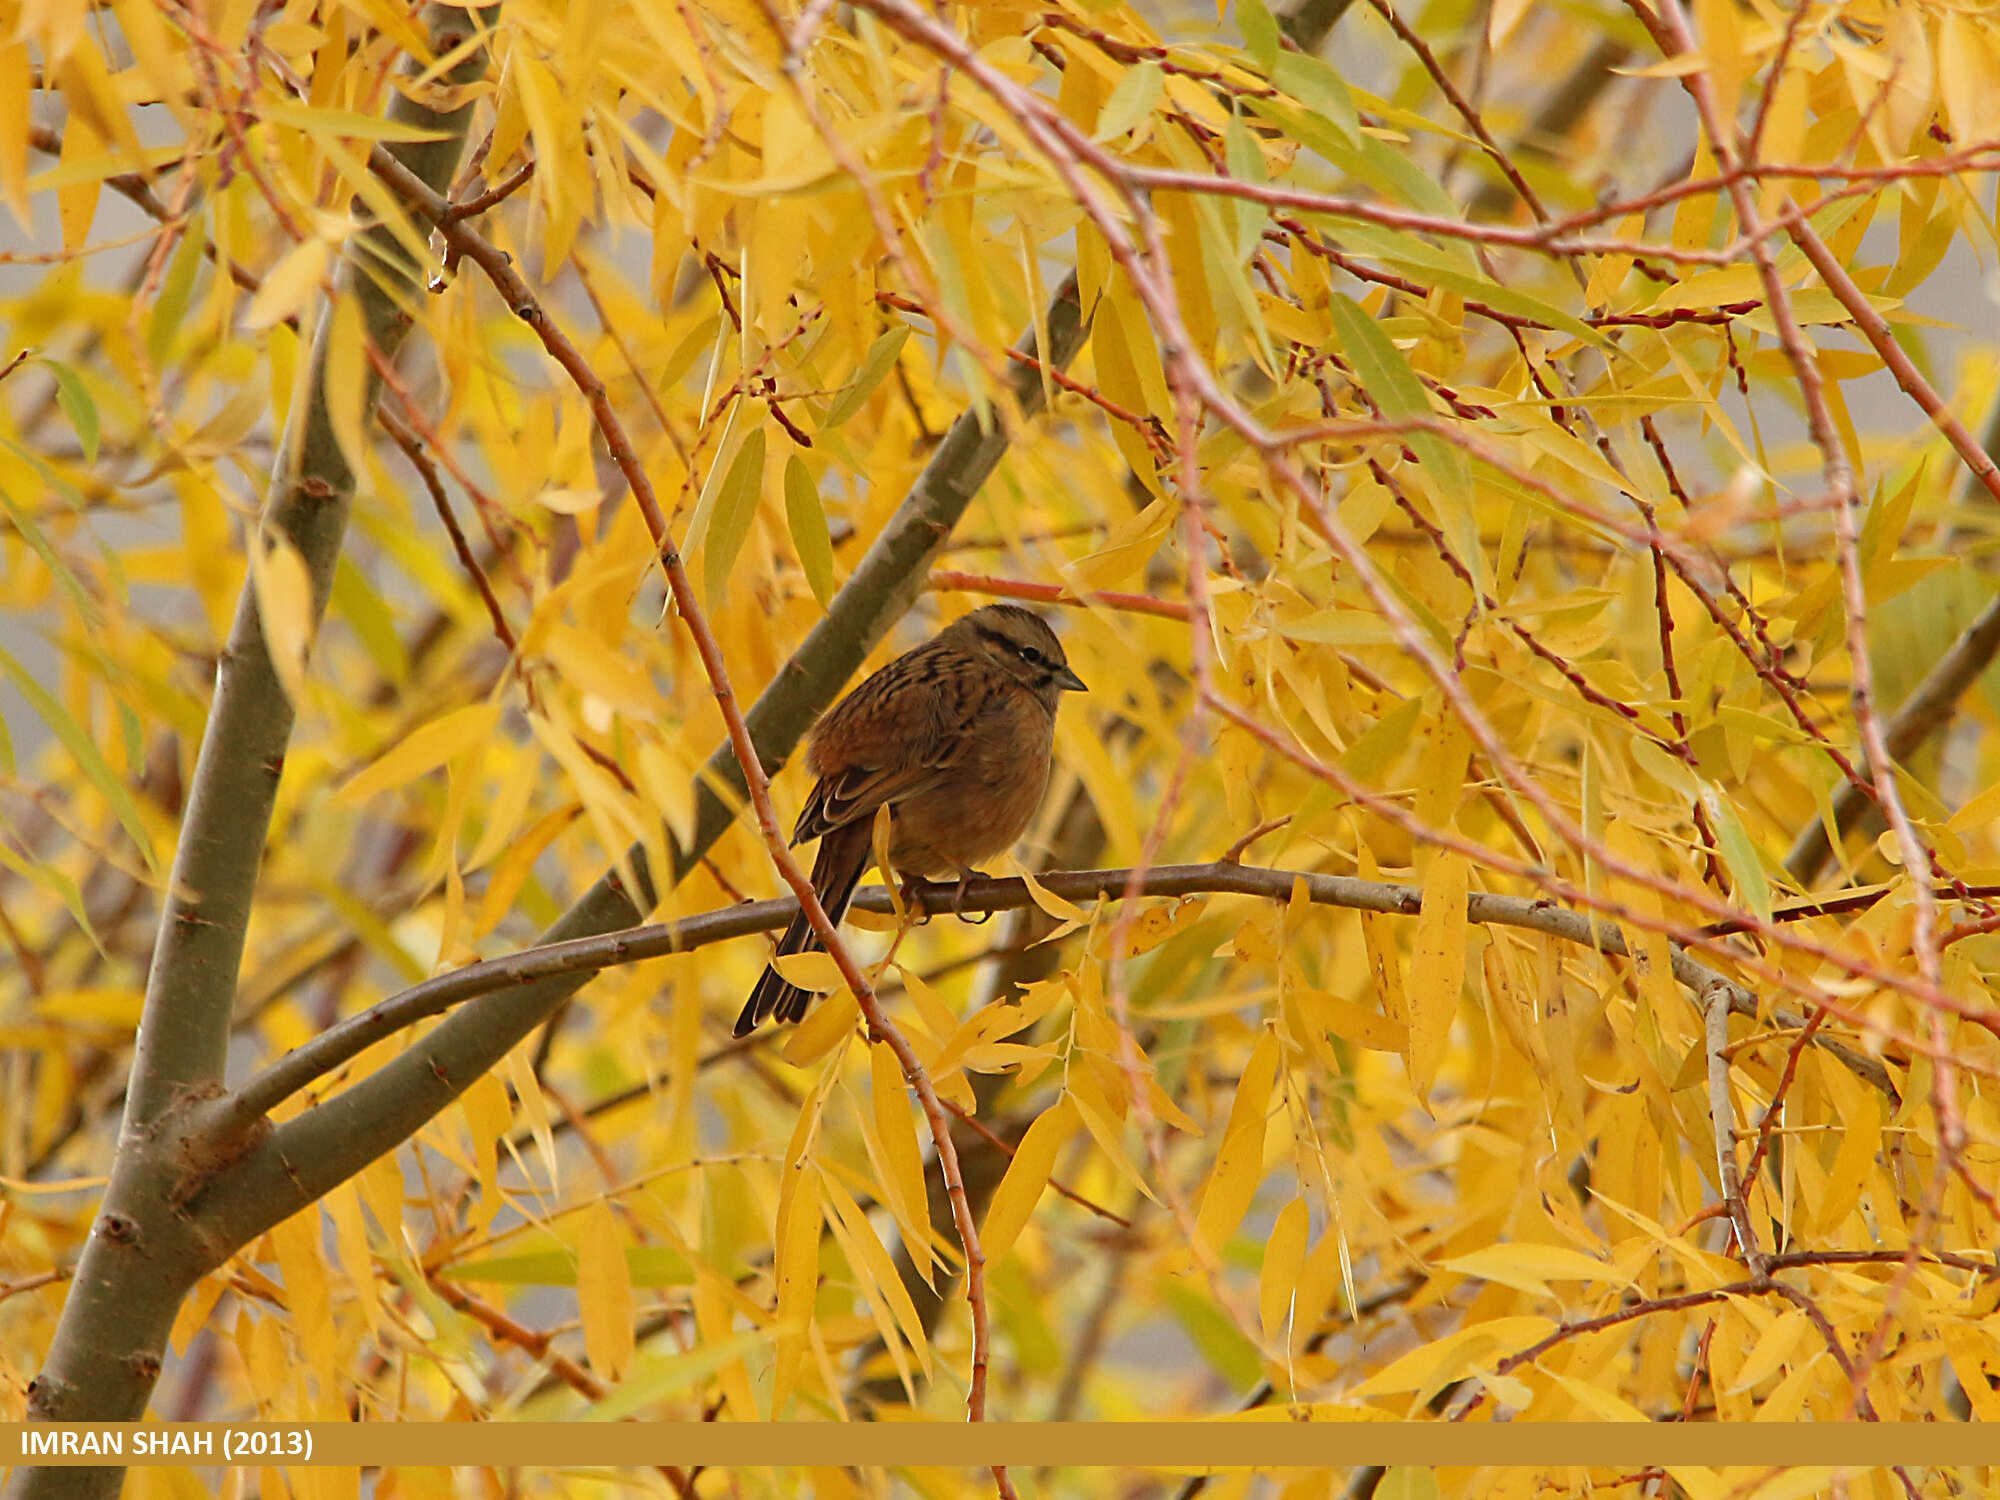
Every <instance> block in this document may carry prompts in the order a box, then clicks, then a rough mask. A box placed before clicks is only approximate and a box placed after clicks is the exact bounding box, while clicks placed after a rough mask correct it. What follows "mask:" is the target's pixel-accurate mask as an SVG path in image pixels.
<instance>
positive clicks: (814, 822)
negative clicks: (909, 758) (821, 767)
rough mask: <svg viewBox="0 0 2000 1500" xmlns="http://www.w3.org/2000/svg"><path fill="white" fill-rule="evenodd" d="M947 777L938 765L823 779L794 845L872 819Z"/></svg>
mask: <svg viewBox="0 0 2000 1500" xmlns="http://www.w3.org/2000/svg"><path fill="white" fill-rule="evenodd" d="M944 775H945V772H944V770H943V769H942V768H941V767H938V766H925V765H897V766H850V767H848V768H847V769H846V770H844V771H837V772H835V773H834V774H833V775H831V776H822V777H821V778H820V779H819V781H818V782H817V783H815V784H814V786H813V789H812V795H811V796H809V797H807V798H806V805H805V808H804V810H803V811H801V812H800V813H799V825H798V827H797V828H795V829H793V830H792V842H793V843H795V844H803V843H805V842H806V841H807V840H808V839H816V838H820V837H821V836H823V835H825V834H828V833H831V832H833V830H834V829H836V828H845V827H846V826H847V825H848V824H849V823H853V822H856V821H858V820H860V819H863V818H872V817H874V816H875V811H876V809H877V808H879V807H883V806H885V805H888V806H893V805H894V804H896V803H898V802H901V801H902V800H903V799H904V798H906V797H914V796H916V795H917V794H918V793H920V792H925V791H928V790H929V789H930V788H932V787H934V786H936V785H937V784H938V782H939V781H941V780H942V779H943V778H944Z"/></svg>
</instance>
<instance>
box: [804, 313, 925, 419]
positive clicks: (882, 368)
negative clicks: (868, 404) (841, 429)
mask: <svg viewBox="0 0 2000 1500" xmlns="http://www.w3.org/2000/svg"><path fill="white" fill-rule="evenodd" d="M909 336H910V329H909V325H908V324H905V323H898V324H897V325H896V326H895V327H894V328H891V329H890V330H889V331H888V332H887V333H885V334H883V335H882V336H881V337H880V338H879V339H877V340H875V342H874V343H872V344H870V345H869V346H868V354H867V356H866V357H865V358H864V359H863V360H862V361H861V373H860V374H859V375H856V376H855V377H854V379H852V380H851V381H849V382H848V383H847V386H846V388H845V389H844V390H842V391H841V393H840V394H839V395H838V396H835V397H834V398H833V405H832V406H830V407H828V408H827V411H826V420H825V421H823V422H821V423H820V424H819V425H820V426H821V427H822V428H828V427H838V426H839V425H840V424H841V423H842V422H845V421H846V420H847V419H848V418H849V417H851V416H853V415H854V414H855V413H856V412H858V411H860V410H861V407H862V403H864V402H865V401H867V399H868V398H869V397H870V396H872V395H874V394H875V387H876V386H878V385H880V384H881V383H882V379H883V377H884V376H886V375H887V374H888V373H889V372H890V371H891V370H893V369H894V368H895V367H896V356H897V355H899V354H901V353H902V352H903V342H904V340H906V339H908V338H909Z"/></svg>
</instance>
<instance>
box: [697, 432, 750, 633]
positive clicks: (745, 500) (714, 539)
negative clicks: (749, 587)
mask: <svg viewBox="0 0 2000 1500" xmlns="http://www.w3.org/2000/svg"><path fill="white" fill-rule="evenodd" d="M763 492H764V429H763V428H761V427H759V428H756V429H755V430H754V431H752V432H751V434H750V436H749V437H747V438H745V439H744V440H743V446H742V447H741V448H739V449H737V450H736V462H735V463H733V464H731V465H730V466H729V477H728V478H727V479H725V480H723V481H722V491H721V493H720V494H718V495H717V496H716V500H715V519H714V520H713V521H712V522H711V523H710V524H709V535H708V545H707V546H706V547H705V548H704V549H703V550H702V583H703V584H704V585H705V587H706V590H707V593H708V607H709V608H710V609H714V608H715V606H716V602H717V601H718V600H719V599H721V597H722V591H723V589H724V588H725V587H727V586H728V583H729V570H730V569H731V568H733V567H735V566H736V554H737V553H738V552H740V551H742V550H743V538H744V537H746V536H748V535H749V534H750V518H751V517H752V516H754V515H756V514H757V497H758V496H759V495H761V494H762V493H763Z"/></svg>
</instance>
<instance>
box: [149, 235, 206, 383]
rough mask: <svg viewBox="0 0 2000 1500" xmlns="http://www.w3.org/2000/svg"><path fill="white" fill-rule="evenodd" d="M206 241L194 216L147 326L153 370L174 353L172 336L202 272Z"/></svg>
mask: <svg viewBox="0 0 2000 1500" xmlns="http://www.w3.org/2000/svg"><path fill="white" fill-rule="evenodd" d="M206 241H207V234H206V232H205V230H204V228H203V226H202V222H201V218H200V216H199V215H197V216H196V217H195V218H193V219H192V220H190V221H189V223H188V226H187V231H186V233H184V234H183V235H182V236H181V243H180V248H179V249H177V250H176V251H174V258H173V259H172V260H170V261H169V262H167V276H166V280H165V281H163V282H161V283H160V295H159V297H158V298H157V299H156V300H155V301H154V303H153V316H152V319H151V321H149V322H148V323H147V324H146V355H147V357H148V358H149V359H151V360H152V362H153V365H154V367H155V368H158V367H159V366H161V365H164V364H165V363H166V362H167V356H168V355H170V354H171V353H172V352H173V347H174V335H175V334H176V333H178V332H180V326H181V319H182V318H184V317H186V316H187V309H188V298H189V297H190V296H191V295H192V294H193V292H194V277H195V272H197V271H199V270H200V269H201V247H202V245H203V244H204V243H206Z"/></svg>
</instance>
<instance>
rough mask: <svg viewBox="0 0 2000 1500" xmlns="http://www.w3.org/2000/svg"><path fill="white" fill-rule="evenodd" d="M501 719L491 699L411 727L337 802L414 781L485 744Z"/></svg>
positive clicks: (360, 798)
mask: <svg viewBox="0 0 2000 1500" xmlns="http://www.w3.org/2000/svg"><path fill="white" fill-rule="evenodd" d="M499 722H500V710H499V708H498V707H497V706H495V705H494V704H491V703H474V704H472V705H470V706H468V707H466V708H460V709H455V710H453V711H452V712H451V713H448V714H446V715H445V716H444V717H443V718H441V719H433V720H432V721H431V722H430V723H428V724H425V725H422V726H421V727H419V728H417V729H414V730H412V731H411V732H410V733H409V734H408V735H407V736H405V737H404V739H403V740H402V742H401V743H400V744H398V745H397V746H396V747H395V748H394V749H393V750H391V751H389V752H388V753H387V754H386V755H384V756H383V757H382V758H381V759H380V760H378V761H376V762H375V763H374V764H373V765H372V766H368V767H366V768H365V769H363V770H362V771H361V772H360V773H359V774H357V775H356V776H354V777H353V779H351V780H350V781H349V782H348V783H347V784H346V785H345V786H343V787H342V788H341V789H340V790H339V791H338V792H336V793H335V794H334V799H333V800H334V802H335V804H336V805H339V804H348V805H352V804H354V803H357V802H365V801H367V800H368V799H369V798H370V797H373V796H375V795H377V794H378V793H381V792H386V791H390V790H392V789H393V788H395V787H399V786H402V785H403V784H404V783H405V782H410V781H415V780H416V779H417V778H418V777H419V776H422V775H424V774H425V773H426V772H430V771H435V770H436V769H437V768H438V767H439V766H441V765H443V764H445V762H447V761H449V760H453V759H455V758H456V757H457V756H459V755H462V754H464V753H465V752H466V751H467V750H470V749H472V748H473V747H474V746H475V745H480V744H484V743H485V742H486V740H487V739H488V738H489V737H490V736H491V735H492V733H493V731H494V729H495V727H497V726H498V724H499Z"/></svg>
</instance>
